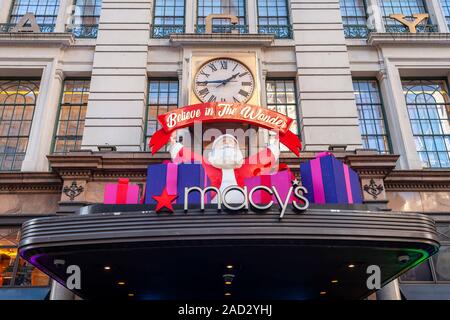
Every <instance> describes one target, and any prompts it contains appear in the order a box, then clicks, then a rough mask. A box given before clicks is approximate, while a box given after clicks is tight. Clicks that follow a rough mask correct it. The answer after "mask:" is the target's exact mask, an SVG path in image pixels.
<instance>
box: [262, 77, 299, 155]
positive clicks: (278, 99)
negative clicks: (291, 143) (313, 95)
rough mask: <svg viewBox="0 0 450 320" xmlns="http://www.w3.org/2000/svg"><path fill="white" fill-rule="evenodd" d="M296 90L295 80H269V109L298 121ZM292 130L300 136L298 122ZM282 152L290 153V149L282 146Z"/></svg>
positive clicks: (267, 89)
mask: <svg viewBox="0 0 450 320" xmlns="http://www.w3.org/2000/svg"><path fill="white" fill-rule="evenodd" d="M294 88H295V80H293V79H292V80H291V79H268V80H267V81H266V101H267V108H268V109H270V110H275V111H277V112H279V113H282V114H285V115H287V116H288V117H291V118H293V119H294V120H297V100H296V98H295V89H294ZM290 130H291V131H292V132H293V133H295V134H298V128H297V122H296V121H295V123H293V124H292V125H291V128H290ZM280 151H282V152H288V151H289V149H288V148H287V147H286V146H284V145H280Z"/></svg>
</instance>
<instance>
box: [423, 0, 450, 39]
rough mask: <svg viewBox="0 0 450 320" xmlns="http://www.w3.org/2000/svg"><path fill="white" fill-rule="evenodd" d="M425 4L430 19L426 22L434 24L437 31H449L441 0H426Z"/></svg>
mask: <svg viewBox="0 0 450 320" xmlns="http://www.w3.org/2000/svg"><path fill="white" fill-rule="evenodd" d="M426 5H427V9H428V13H429V14H430V20H431V21H430V20H429V21H428V24H436V25H437V26H438V30H439V32H449V29H448V25H447V20H446V19H445V15H444V10H443V9H442V6H441V0H426Z"/></svg>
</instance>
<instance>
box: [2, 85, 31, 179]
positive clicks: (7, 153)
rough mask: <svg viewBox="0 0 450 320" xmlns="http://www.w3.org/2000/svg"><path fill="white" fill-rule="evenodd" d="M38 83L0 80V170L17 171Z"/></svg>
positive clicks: (23, 150) (23, 151)
mask: <svg viewBox="0 0 450 320" xmlns="http://www.w3.org/2000/svg"><path fill="white" fill-rule="evenodd" d="M38 93H39V81H28V80H0V171H2V170H3V171H12V170H20V167H21V164H22V160H23V157H24V156H25V152H26V148H27V144H28V138H29V134H30V128H31V120H32V118H33V113H34V108H35V106H36V100H37V96H38Z"/></svg>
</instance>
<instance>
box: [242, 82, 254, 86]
mask: <svg viewBox="0 0 450 320" xmlns="http://www.w3.org/2000/svg"><path fill="white" fill-rule="evenodd" d="M242 85H243V86H244V87H247V86H251V85H252V83H251V82H242Z"/></svg>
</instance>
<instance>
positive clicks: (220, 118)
mask: <svg viewBox="0 0 450 320" xmlns="http://www.w3.org/2000/svg"><path fill="white" fill-rule="evenodd" d="M158 121H159V123H160V124H161V126H162V129H160V130H158V131H156V132H155V134H154V135H153V136H152V138H151V140H150V148H151V150H152V154H154V153H155V152H157V151H158V150H159V149H161V148H162V147H163V146H164V145H165V144H166V143H167V142H168V141H169V140H170V136H171V134H172V132H173V131H175V130H178V129H181V128H186V127H190V126H192V125H193V124H194V122H240V123H242V122H244V123H248V124H251V125H255V126H258V127H262V128H266V129H269V130H277V131H279V133H280V142H281V143H283V144H284V145H285V146H286V147H288V148H289V149H290V150H291V151H292V152H294V153H295V154H296V155H297V156H298V155H299V151H300V148H301V143H300V139H299V138H298V136H297V135H295V134H293V133H292V132H291V131H289V128H290V126H291V125H292V122H293V121H294V119H292V118H289V117H288V116H286V115H284V114H282V113H279V112H276V111H273V110H270V109H266V108H261V107H258V106H254V105H249V104H243V103H220V102H207V103H200V104H194V105H190V106H186V107H183V108H179V109H176V110H173V111H169V112H167V113H165V114H162V115H160V116H158Z"/></svg>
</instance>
